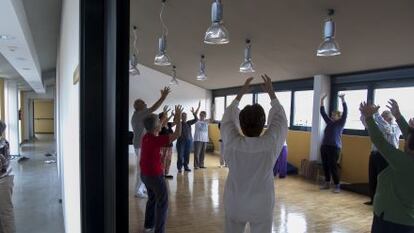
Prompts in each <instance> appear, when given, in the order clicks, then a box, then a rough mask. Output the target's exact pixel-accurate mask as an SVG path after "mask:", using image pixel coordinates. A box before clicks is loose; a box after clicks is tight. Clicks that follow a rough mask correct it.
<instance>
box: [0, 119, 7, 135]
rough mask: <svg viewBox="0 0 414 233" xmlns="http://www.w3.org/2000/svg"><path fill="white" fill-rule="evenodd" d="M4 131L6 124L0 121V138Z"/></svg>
mask: <svg viewBox="0 0 414 233" xmlns="http://www.w3.org/2000/svg"><path fill="white" fill-rule="evenodd" d="M5 130H6V123H4V122H3V121H0V136H1V135H2V134H3V133H4V131H5Z"/></svg>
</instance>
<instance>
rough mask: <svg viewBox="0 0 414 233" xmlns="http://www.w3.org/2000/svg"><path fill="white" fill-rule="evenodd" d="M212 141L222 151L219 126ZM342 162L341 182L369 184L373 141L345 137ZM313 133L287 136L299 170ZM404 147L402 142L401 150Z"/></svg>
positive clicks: (214, 126)
mask: <svg viewBox="0 0 414 233" xmlns="http://www.w3.org/2000/svg"><path fill="white" fill-rule="evenodd" d="M209 135H210V140H211V141H212V142H213V144H214V150H215V151H216V153H219V151H220V143H219V141H218V140H219V138H220V131H219V130H218V127H217V124H210V127H209ZM342 140H343V148H342V160H341V167H342V170H341V180H342V181H344V182H348V183H367V182H368V161H369V154H370V152H371V141H370V139H369V137H366V136H355V135H344V136H343V138H342ZM310 142H311V133H310V132H306V131H293V130H289V132H288V136H287V144H288V161H289V163H291V164H292V165H294V166H295V167H297V168H298V169H300V164H301V161H302V160H303V159H308V158H309V153H310ZM403 147H404V141H403V140H401V142H400V148H403Z"/></svg>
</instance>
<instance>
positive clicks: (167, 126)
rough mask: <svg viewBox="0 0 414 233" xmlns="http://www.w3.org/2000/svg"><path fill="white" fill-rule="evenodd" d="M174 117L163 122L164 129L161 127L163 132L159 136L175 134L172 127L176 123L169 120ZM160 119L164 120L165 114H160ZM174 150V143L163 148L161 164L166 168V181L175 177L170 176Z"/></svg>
mask: <svg viewBox="0 0 414 233" xmlns="http://www.w3.org/2000/svg"><path fill="white" fill-rule="evenodd" d="M173 116H174V115H173V114H171V116H170V117H169V118H168V119H167V120H166V121H164V122H162V127H161V131H160V133H159V135H167V136H169V135H171V134H173V133H174V130H173V129H172V127H173V126H174V123H172V122H169V120H170V119H171V118H172V117H173ZM158 117H159V118H160V120H162V119H163V117H164V112H162V113H160V114H158ZM172 149H173V143H172V142H171V143H170V144H168V145H166V146H164V147H162V148H161V162H162V164H163V166H164V167H163V168H164V177H165V178H166V179H172V178H174V176H172V175H170V167H171V158H172Z"/></svg>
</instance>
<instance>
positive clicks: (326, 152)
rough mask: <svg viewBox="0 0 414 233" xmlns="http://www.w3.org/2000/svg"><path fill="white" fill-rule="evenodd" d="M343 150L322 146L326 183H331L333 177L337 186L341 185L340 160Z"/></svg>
mask: <svg viewBox="0 0 414 233" xmlns="http://www.w3.org/2000/svg"><path fill="white" fill-rule="evenodd" d="M339 153H341V149H340V148H338V147H336V146H327V145H323V146H321V159H322V166H323V171H324V173H325V181H326V182H331V176H332V179H333V181H334V183H335V185H337V184H339V175H338V164H337V163H338V158H339Z"/></svg>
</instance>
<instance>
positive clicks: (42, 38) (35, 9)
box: [0, 0, 61, 89]
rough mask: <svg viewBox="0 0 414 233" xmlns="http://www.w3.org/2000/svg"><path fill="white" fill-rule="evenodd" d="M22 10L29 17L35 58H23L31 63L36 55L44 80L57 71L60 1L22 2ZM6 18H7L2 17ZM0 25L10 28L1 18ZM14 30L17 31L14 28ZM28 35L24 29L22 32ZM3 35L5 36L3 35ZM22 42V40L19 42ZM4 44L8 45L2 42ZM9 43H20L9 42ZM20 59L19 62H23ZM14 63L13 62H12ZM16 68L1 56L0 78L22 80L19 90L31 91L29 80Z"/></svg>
mask: <svg viewBox="0 0 414 233" xmlns="http://www.w3.org/2000/svg"><path fill="white" fill-rule="evenodd" d="M21 2H22V4H23V9H24V12H25V15H26V21H27V24H28V25H27V26H28V30H29V31H28V32H29V33H30V34H31V37H32V45H33V48H34V49H33V50H32V54H30V53H23V54H25V55H26V56H20V57H22V58H23V59H22V61H30V60H32V58H33V57H30V56H31V55H33V54H36V55H35V57H37V58H36V59H35V60H37V62H38V66H39V69H40V70H39V74H40V76H41V78H42V79H43V78H44V77H42V74H44V73H47V72H51V71H54V70H55V69H56V57H57V41H58V35H59V25H60V2H61V1H60V0H36V1H33V0H21ZM3 17H4V16H3ZM0 19H1V21H0V22H1V24H8V23H10V20H8V19H2V16H0ZM13 27H17V26H14V25H13ZM22 30H23V31H25V29H22ZM0 33H3V32H0ZM17 39H18V40H19V41H21V38H17ZM3 43H9V42H5V41H3ZM10 43H20V42H15V41H13V40H10ZM20 57H19V58H20ZM12 63H13V62H12ZM15 67H16V64H13V65H12V64H11V63H10V62H9V61H8V59H6V58H5V57H4V55H3V54H0V78H3V79H17V80H19V87H20V88H21V89H30V85H28V83H27V81H25V78H26V77H22V73H21V72H17V71H16V69H19V68H21V67H17V68H15Z"/></svg>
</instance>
